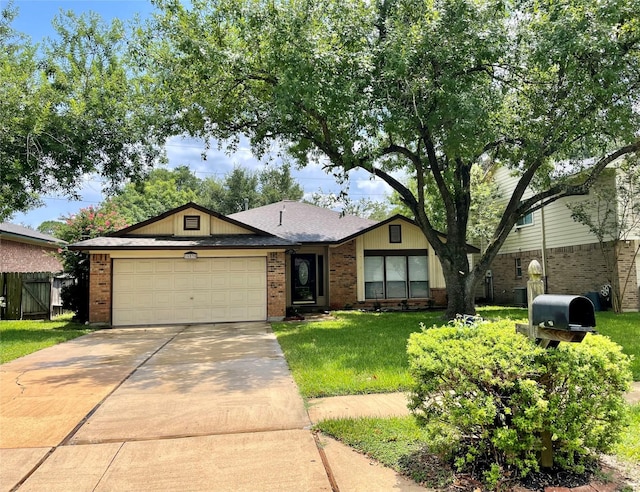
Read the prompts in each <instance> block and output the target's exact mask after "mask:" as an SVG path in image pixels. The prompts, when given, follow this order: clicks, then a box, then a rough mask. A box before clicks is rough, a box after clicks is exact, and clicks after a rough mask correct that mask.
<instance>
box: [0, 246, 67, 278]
mask: <svg viewBox="0 0 640 492" xmlns="http://www.w3.org/2000/svg"><path fill="white" fill-rule="evenodd" d="M0 250H2V253H1V254H0V272H61V271H62V264H61V263H60V262H59V261H58V259H57V258H55V257H54V256H53V253H55V252H57V251H58V248H57V246H53V247H45V246H42V245H40V246H38V245H36V244H27V243H19V242H16V241H8V240H6V239H1V240H0Z"/></svg>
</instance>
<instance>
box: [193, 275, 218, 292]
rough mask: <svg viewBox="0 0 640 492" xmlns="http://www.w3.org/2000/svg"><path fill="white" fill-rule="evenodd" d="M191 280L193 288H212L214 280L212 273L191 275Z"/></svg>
mask: <svg viewBox="0 0 640 492" xmlns="http://www.w3.org/2000/svg"><path fill="white" fill-rule="evenodd" d="M191 280H192V282H193V288H194V289H198V290H203V289H205V290H211V288H212V287H213V286H212V283H213V282H212V281H213V280H214V279H213V277H212V276H211V274H203V273H199V274H194V275H192V276H191Z"/></svg>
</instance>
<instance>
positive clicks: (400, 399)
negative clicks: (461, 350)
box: [307, 381, 640, 424]
mask: <svg viewBox="0 0 640 492" xmlns="http://www.w3.org/2000/svg"><path fill="white" fill-rule="evenodd" d="M625 399H626V400H627V402H628V403H630V404H632V405H635V404H638V403H640V381H634V382H633V383H631V390H630V391H629V392H628V393H627V394H626V395H625ZM307 411H308V412H309V418H310V419H311V422H313V423H314V424H315V423H316V422H319V421H321V420H327V419H338V418H356V417H403V416H406V415H410V412H409V409H408V408H407V394H406V393H401V392H398V393H380V394H371V395H350V396H333V397H329V398H312V399H310V400H308V409H307Z"/></svg>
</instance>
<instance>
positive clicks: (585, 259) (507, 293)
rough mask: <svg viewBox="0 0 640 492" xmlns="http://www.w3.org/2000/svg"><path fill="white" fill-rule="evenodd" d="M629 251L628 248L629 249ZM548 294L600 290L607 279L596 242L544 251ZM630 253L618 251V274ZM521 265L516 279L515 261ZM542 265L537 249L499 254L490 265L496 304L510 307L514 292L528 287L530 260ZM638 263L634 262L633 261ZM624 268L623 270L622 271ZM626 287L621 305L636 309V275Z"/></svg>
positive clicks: (627, 260) (626, 262)
mask: <svg viewBox="0 0 640 492" xmlns="http://www.w3.org/2000/svg"><path fill="white" fill-rule="evenodd" d="M629 249H630V247H629ZM546 256H547V272H546V273H547V292H548V293H549V294H584V293H585V292H592V291H596V292H597V291H599V290H600V287H601V286H602V285H604V284H605V283H610V282H611V279H609V278H608V275H607V268H606V264H605V258H604V255H603V254H602V251H601V249H600V245H599V244H598V243H592V244H583V245H577V246H568V247H564V248H551V249H548V250H547V255H546ZM631 256H632V253H630V252H628V251H626V250H625V251H622V250H621V252H620V259H619V262H618V267H619V271H620V272H622V271H628V268H629V267H630V264H631V263H630V262H631ZM516 258H520V259H521V263H522V273H523V275H522V278H516V276H515V259H516ZM534 259H535V260H538V261H539V262H540V263H542V255H541V251H540V250H532V251H522V252H519V253H508V254H502V255H498V256H497V257H496V259H495V260H494V261H493V263H492V265H491V270H492V272H493V285H494V296H495V299H494V300H495V302H496V303H501V304H512V303H513V300H514V293H513V289H514V288H516V287H526V286H527V280H528V277H527V268H528V266H529V263H530V262H531V260H534ZM636 261H637V260H636ZM625 269H626V270H625ZM631 277H633V278H632V279H631V280H630V282H629V284H630V285H629V286H628V287H627V293H626V294H625V299H624V303H623V306H625V307H626V308H627V309H638V286H637V285H636V284H637V281H636V276H635V272H634V273H632V275H631Z"/></svg>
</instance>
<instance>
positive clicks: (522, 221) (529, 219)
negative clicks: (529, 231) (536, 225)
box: [516, 212, 533, 227]
mask: <svg viewBox="0 0 640 492" xmlns="http://www.w3.org/2000/svg"><path fill="white" fill-rule="evenodd" d="M529 225H533V212H529V213H528V214H527V215H524V216H522V217H520V218H519V219H518V222H516V227H525V226H529Z"/></svg>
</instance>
